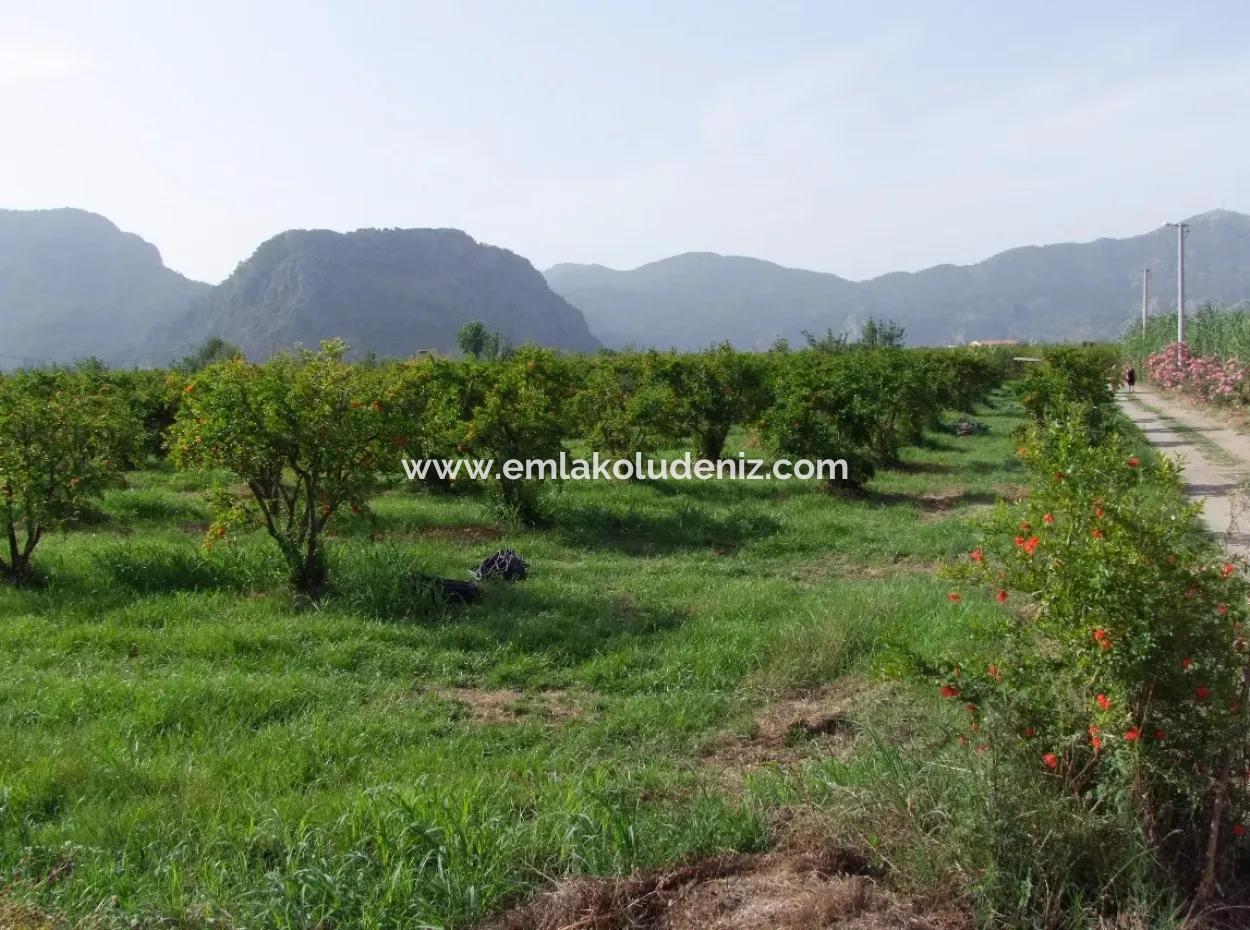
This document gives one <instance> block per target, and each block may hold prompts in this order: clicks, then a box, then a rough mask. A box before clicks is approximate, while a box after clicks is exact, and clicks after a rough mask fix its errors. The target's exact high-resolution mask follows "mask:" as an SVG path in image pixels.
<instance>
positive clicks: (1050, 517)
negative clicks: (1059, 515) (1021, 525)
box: [1042, 513, 1055, 526]
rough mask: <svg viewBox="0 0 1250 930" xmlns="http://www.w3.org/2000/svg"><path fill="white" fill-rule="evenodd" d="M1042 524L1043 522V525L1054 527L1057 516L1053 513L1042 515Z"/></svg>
mask: <svg viewBox="0 0 1250 930" xmlns="http://www.w3.org/2000/svg"><path fill="white" fill-rule="evenodd" d="M1042 522H1043V523H1045V524H1046V525H1047V526H1054V525H1055V515H1054V514H1053V513H1044V514H1042Z"/></svg>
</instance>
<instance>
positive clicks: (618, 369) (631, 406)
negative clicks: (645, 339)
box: [573, 351, 684, 457]
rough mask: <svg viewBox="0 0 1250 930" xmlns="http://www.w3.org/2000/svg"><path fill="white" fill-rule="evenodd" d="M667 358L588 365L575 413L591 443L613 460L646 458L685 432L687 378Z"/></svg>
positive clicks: (605, 358) (650, 355)
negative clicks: (682, 386) (683, 387)
mask: <svg viewBox="0 0 1250 930" xmlns="http://www.w3.org/2000/svg"><path fill="white" fill-rule="evenodd" d="M677 364H678V362H677V357H676V356H674V355H672V354H668V353H662V352H656V351H650V352H646V353H622V354H612V355H608V354H605V355H600V356H598V357H597V358H595V359H594V360H592V361H590V362H587V363H585V365H584V367H583V369H582V371H581V373H580V375H581V378H582V380H583V383H582V385H581V388H580V389H579V390H578V392H577V395H576V397H575V398H574V400H573V412H574V416H575V418H576V420H577V422H578V423H579V424H580V425H581V426H582V429H583V431H584V432H585V435H586V441H587V442H588V443H589V444H590V447H591V448H592V449H594V450H596V451H598V452H603V453H606V454H607V455H612V456H618V457H623V456H630V455H633V454H634V453H642V454H643V455H647V454H648V453H651V452H654V451H655V450H656V449H658V448H660V446H662V445H663V444H665V443H667V442H670V441H672V440H674V439H677V438H679V437H680V436H681V434H682V433H683V432H684V427H683V424H682V422H681V420H682V413H683V408H682V398H680V397H679V396H678V392H677V384H678V383H679V379H680V378H681V377H682V374H681V372H680V370H679V369H678V368H676V367H675V366H676V365H677Z"/></svg>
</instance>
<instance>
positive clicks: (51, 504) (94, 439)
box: [0, 370, 139, 584]
mask: <svg viewBox="0 0 1250 930" xmlns="http://www.w3.org/2000/svg"><path fill="white" fill-rule="evenodd" d="M138 433H139V427H138V424H137V422H136V420H135V417H134V414H133V411H132V408H131V406H130V403H129V400H128V398H127V397H126V396H125V394H124V393H123V392H122V391H121V390H120V389H119V388H118V387H117V385H115V384H113V383H111V382H110V381H109V380H108V379H106V378H104V377H103V375H102V373H101V372H97V371H87V370H80V371H35V372H22V373H18V374H14V375H6V376H0V530H2V531H3V532H4V537H5V542H6V544H7V545H6V546H5V548H6V549H7V553H8V554H7V556H0V581H4V582H7V583H10V584H21V583H26V582H30V581H32V580H33V579H34V570H33V567H32V564H31V557H32V556H33V555H34V552H35V548H36V547H37V546H38V545H39V543H40V541H41V540H42V539H43V538H44V537H45V536H46V534H47V533H48V531H49V530H52V529H55V528H57V527H60V526H64V525H65V524H67V523H69V522H71V521H73V520H74V519H75V518H76V517H78V516H79V515H80V514H81V513H82V512H83V510H84V508H85V507H86V506H87V504H88V503H89V502H90V501H91V500H92V499H93V498H95V497H98V496H99V495H100V494H101V493H102V492H103V491H104V489H105V488H107V487H109V486H110V485H112V484H115V483H116V482H118V481H119V480H120V478H121V469H122V463H123V462H124V461H125V460H126V459H127V458H128V457H129V456H131V455H132V454H133V450H134V447H135V445H136V443H137V438H138Z"/></svg>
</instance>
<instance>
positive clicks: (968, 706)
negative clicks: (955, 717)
mask: <svg viewBox="0 0 1250 930" xmlns="http://www.w3.org/2000/svg"><path fill="white" fill-rule="evenodd" d="M964 710H966V711H967V712H968V713H970V714H975V713H976V712H977V705H975V704H973V703H972V702H971V701H969V702H968V703H967V704H965V705H964Z"/></svg>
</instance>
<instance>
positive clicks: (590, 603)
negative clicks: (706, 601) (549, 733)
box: [435, 582, 691, 665]
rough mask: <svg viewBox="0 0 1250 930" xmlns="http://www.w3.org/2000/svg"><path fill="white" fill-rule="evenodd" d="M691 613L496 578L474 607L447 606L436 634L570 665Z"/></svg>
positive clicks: (466, 645) (460, 643) (468, 645)
mask: <svg viewBox="0 0 1250 930" xmlns="http://www.w3.org/2000/svg"><path fill="white" fill-rule="evenodd" d="M690 617H691V613H690V612H689V611H688V610H686V609H684V608H681V607H678V606H674V605H665V606H657V605H654V604H646V603H639V602H636V601H635V600H634V599H632V598H631V597H629V596H628V595H605V594H592V593H584V592H570V591H567V590H560V591H552V590H548V589H545V588H542V587H539V586H536V585H533V584H532V583H530V582H520V583H517V584H506V583H503V582H500V583H497V584H489V585H486V586H485V587H484V589H483V593H482V598H481V600H480V601H479V602H478V603H476V604H474V605H473V606H472V607H468V608H464V609H462V610H459V611H449V612H448V613H447V614H446V616H445V619H444V620H442V621H441V622H439V623H438V624H436V628H435V635H436V636H437V638H438V639H439V640H440V641H441V642H442V644H443V645H446V646H453V647H456V648H461V649H466V650H481V649H493V648H497V647H499V646H506V647H508V648H509V649H513V650H517V651H520V652H524V653H541V654H543V655H544V656H546V657H547V659H548V660H555V661H556V663H557V664H570V665H572V664H576V663H579V662H583V661H585V660H587V659H589V658H591V657H592V656H594V655H596V654H597V653H599V652H602V651H603V650H604V649H605V648H606V647H607V646H609V645H610V644H612V643H613V642H616V641H618V640H622V639H634V638H637V637H640V636H650V635H654V634H658V633H664V632H667V631H670V630H674V629H676V628H677V627H679V626H681V625H682V624H683V623H685V622H686V621H688V620H689V619H690Z"/></svg>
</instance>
